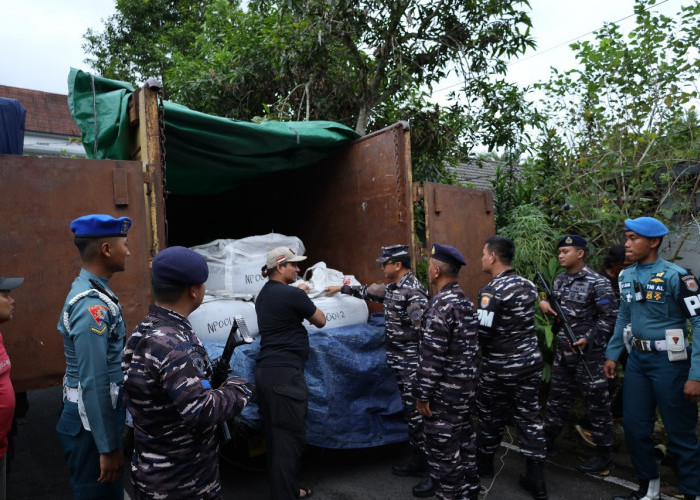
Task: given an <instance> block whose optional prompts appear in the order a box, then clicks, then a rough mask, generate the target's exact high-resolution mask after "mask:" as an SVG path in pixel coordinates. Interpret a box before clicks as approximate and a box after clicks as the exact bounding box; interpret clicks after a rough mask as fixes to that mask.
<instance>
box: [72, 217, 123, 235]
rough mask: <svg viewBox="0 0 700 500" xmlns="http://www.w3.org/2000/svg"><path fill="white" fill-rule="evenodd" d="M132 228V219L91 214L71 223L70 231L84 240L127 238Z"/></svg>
mask: <svg viewBox="0 0 700 500" xmlns="http://www.w3.org/2000/svg"><path fill="white" fill-rule="evenodd" d="M130 228H131V219H130V218H128V217H119V218H118V219H116V218H114V217H112V216H111V215H106V214H89V215H83V216H82V217H78V218H77V219H75V220H73V221H72V222H71V223H70V229H71V231H73V233H75V235H76V236H80V237H82V238H110V237H113V236H126V233H128V232H129V229H130Z"/></svg>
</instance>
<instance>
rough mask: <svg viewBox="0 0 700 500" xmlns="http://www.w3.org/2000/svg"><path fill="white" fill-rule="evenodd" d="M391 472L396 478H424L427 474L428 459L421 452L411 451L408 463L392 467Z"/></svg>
mask: <svg viewBox="0 0 700 500" xmlns="http://www.w3.org/2000/svg"><path fill="white" fill-rule="evenodd" d="M391 472H393V473H394V474H395V475H397V476H414V477H425V475H426V474H427V473H428V459H427V458H426V456H425V453H423V452H422V451H420V450H415V449H411V458H410V460H409V461H408V463H405V464H396V465H392V466H391Z"/></svg>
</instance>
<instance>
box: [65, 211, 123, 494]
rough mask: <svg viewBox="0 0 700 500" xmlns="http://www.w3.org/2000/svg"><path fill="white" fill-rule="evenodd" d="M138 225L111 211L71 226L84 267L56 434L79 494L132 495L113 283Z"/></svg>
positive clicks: (74, 292)
mask: <svg viewBox="0 0 700 500" xmlns="http://www.w3.org/2000/svg"><path fill="white" fill-rule="evenodd" d="M130 227H131V219H129V218H128V217H121V218H118V219H117V218H114V217H112V216H110V215H104V214H91V215H85V216H83V217H79V218H77V219H75V220H74V221H72V222H71V225H70V228H71V231H73V233H74V235H75V236H74V240H73V242H74V243H75V246H76V247H77V249H78V252H79V253H80V259H81V269H80V274H79V275H78V277H77V278H75V280H74V281H73V285H72V287H71V290H70V292H69V293H68V296H67V297H66V301H65V304H64V306H63V311H62V312H61V317H60V319H59V321H58V332H59V333H60V334H61V335H63V347H64V350H65V355H66V374H65V376H64V378H63V409H62V410H61V416H60V417H59V419H58V423H57V425H56V431H57V432H58V438H59V441H60V443H61V448H62V449H63V454H64V456H65V457H66V462H67V463H68V470H69V471H70V485H71V490H72V491H73V496H74V497H75V498H84V499H96V498H100V499H119V500H121V499H122V498H123V497H124V483H123V480H122V473H123V469H124V457H123V455H122V451H121V445H122V430H123V428H124V420H125V413H124V403H123V401H122V395H121V391H122V383H123V377H122V371H121V365H120V361H121V354H122V349H123V348H124V341H125V339H126V329H125V327H124V319H123V318H122V309H121V306H120V305H119V300H118V299H117V297H116V296H115V295H114V294H113V293H112V291H111V290H110V289H109V286H108V285H107V283H108V281H109V279H110V278H111V277H112V276H113V275H114V274H115V273H118V272H121V271H124V269H125V268H126V261H127V258H128V257H129V255H130V254H129V247H128V242H127V232H128V231H129V228H130Z"/></svg>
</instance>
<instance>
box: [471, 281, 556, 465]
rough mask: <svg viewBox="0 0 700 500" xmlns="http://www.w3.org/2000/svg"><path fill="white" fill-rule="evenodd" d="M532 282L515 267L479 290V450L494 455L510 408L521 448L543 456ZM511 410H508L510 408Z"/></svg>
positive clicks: (527, 453) (539, 364)
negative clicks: (517, 272)
mask: <svg viewBox="0 0 700 500" xmlns="http://www.w3.org/2000/svg"><path fill="white" fill-rule="evenodd" d="M536 299H537V292H536V289H535V285H533V284H532V282H530V281H528V280H526V279H525V278H522V277H521V276H518V274H516V272H515V271H514V270H513V269H508V270H506V271H503V272H502V273H500V274H499V275H498V276H496V277H495V278H494V279H493V280H491V282H490V283H488V284H487V285H486V286H485V287H484V288H482V289H481V291H480V292H479V310H478V315H479V343H480V345H481V368H480V373H479V390H478V398H477V405H478V409H479V433H478V438H477V439H478V440H477V443H478V450H479V453H481V454H484V455H489V456H491V455H493V453H494V452H495V451H496V449H497V448H498V446H499V445H500V443H501V438H502V436H503V429H504V428H505V425H506V422H507V419H508V417H509V415H510V413H511V411H512V412H513V415H514V419H515V426H516V433H517V436H518V443H519V445H520V449H521V452H522V454H523V455H524V456H526V457H528V458H535V459H540V460H542V459H544V458H545V440H544V433H543V430H542V417H541V415H540V411H541V407H540V403H539V387H540V382H541V379H542V354H541V353H540V350H539V347H538V346H537V335H536V334H535V314H534V306H535V301H536ZM511 409H512V410H511Z"/></svg>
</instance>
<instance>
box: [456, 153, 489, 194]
mask: <svg viewBox="0 0 700 500" xmlns="http://www.w3.org/2000/svg"><path fill="white" fill-rule="evenodd" d="M498 165H499V163H498V162H496V161H492V160H474V161H472V162H470V163H461V164H459V165H458V166H456V167H453V170H454V171H455V172H456V173H457V181H458V182H463V183H469V184H473V185H474V187H475V188H476V189H485V190H487V191H491V190H492V189H493V185H492V184H491V182H492V181H493V180H494V179H495V178H496V167H497V166H498Z"/></svg>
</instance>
